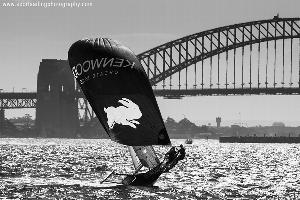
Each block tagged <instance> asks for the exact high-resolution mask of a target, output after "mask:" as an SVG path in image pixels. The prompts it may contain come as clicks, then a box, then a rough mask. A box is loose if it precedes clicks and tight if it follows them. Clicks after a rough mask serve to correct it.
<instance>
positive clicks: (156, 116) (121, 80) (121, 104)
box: [68, 38, 185, 186]
mask: <svg viewBox="0 0 300 200" xmlns="http://www.w3.org/2000/svg"><path fill="white" fill-rule="evenodd" d="M68 60H69V65H70V67H71V71H72V73H73V75H74V77H75V79H76V80H77V82H78V83H79V85H80V88H81V90H82V92H83V93H84V95H85V97H86V99H87V100H88V102H89V104H90V105H91V107H92V109H93V111H94V112H95V114H96V116H97V118H98V119H99V121H100V123H101V124H102V126H103V127H104V129H105V131H106V133H107V134H108V135H109V137H110V139H111V140H113V141H115V142H117V143H119V144H123V145H127V146H128V150H129V153H130V156H131V158H132V161H133V166H134V168H135V171H134V172H133V173H132V174H129V175H127V176H126V177H125V179H124V180H123V181H122V184H124V185H146V186H151V185H153V184H154V183H155V182H156V181H157V179H158V178H159V176H160V175H161V174H162V173H164V172H167V171H169V170H170V169H171V168H173V167H174V166H175V165H176V164H177V162H178V161H179V160H181V159H183V158H184V155H185V152H184V148H183V147H182V146H181V148H179V149H177V148H174V147H172V148H171V150H170V151H169V152H168V153H167V154H166V155H165V158H164V160H163V161H162V162H161V161H160V160H159V159H158V157H157V155H156V153H155V150H154V148H153V145H171V141H170V138H169V136H168V133H167V131H166V128H165V125H164V122H163V119H162V116H161V113H160V110H159V107H158V104H157V102H156V99H155V96H154V93H153V90H152V87H151V85H150V82H149V80H148V77H147V75H146V72H145V70H144V69H143V67H142V65H141V63H140V62H139V60H138V58H137V57H136V56H135V54H134V53H133V52H132V51H131V50H130V49H129V48H128V47H126V46H124V45H122V44H120V43H119V42H117V41H115V40H112V39H108V38H96V39H83V40H79V41H77V42H75V43H74V44H72V45H71V47H70V49H69V52H68ZM142 167H145V168H148V169H149V171H147V172H145V173H140V170H141V168H142ZM111 174H113V173H111ZM109 176H110V175H109ZM106 179H107V178H105V179H104V181H105V180H106Z"/></svg>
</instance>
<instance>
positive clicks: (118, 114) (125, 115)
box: [104, 98, 142, 129]
mask: <svg viewBox="0 0 300 200" xmlns="http://www.w3.org/2000/svg"><path fill="white" fill-rule="evenodd" d="M118 102H119V103H121V104H122V105H123V106H118V107H116V108H115V107H112V106H110V107H108V108H104V112H106V115H107V119H108V120H107V124H108V126H109V128H110V129H112V128H114V125H115V124H116V123H117V124H122V125H126V126H130V127H132V128H136V124H140V122H138V121H136V119H140V118H141V117H142V113H141V111H140V108H139V106H138V105H136V104H135V103H133V102H132V101H131V100H129V99H126V98H122V99H121V100H119V101H118Z"/></svg>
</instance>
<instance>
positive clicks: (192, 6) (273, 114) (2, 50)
mask: <svg viewBox="0 0 300 200" xmlns="http://www.w3.org/2000/svg"><path fill="white" fill-rule="evenodd" d="M0 2H1V4H0V30H1V31H0V60H1V62H0V89H4V91H8V92H9V91H12V90H14V91H15V92H18V91H22V90H23V91H28V92H29V91H36V81H37V72H38V67H39V63H40V62H41V60H42V59H43V58H48V59H64V60H66V59H67V52H68V49H69V47H70V46H71V44H72V43H73V42H75V41H77V40H79V39H82V38H89V37H109V38H113V39H115V40H118V41H120V42H121V43H123V44H124V45H126V46H128V47H129V48H131V49H132V50H133V51H134V52H135V53H136V54H139V53H141V52H143V51H146V50H148V49H150V48H153V47H155V46H158V45H160V44H163V43H165V42H168V41H171V40H174V39H178V38H180V37H184V36H186V35H189V34H193V33H197V32H201V31H205V30H208V29H211V28H216V27H220V26H225V25H230V24H235V23H241V22H248V21H253V20H262V19H270V18H273V16H274V15H276V14H277V13H279V15H280V16H281V17H300V11H299V7H300V1H299V0H289V1H286V0H263V1H262V0H251V1H250V0H184V1H183V0H151V1H149V0H147V1H146V0H90V1H89V0H86V1H79V0H77V1H68V0H66V1H65V0H61V1H55V0H53V1H52V2H65V3H67V2H77V3H78V2H85V3H92V6H87V7H79V8H76V7H75V8H74V7H73V8H70V7H65V8H63V7H47V8H44V7H5V6H3V3H15V4H16V3H18V2H23V3H26V2H32V3H33V2H37V1H36V0H28V1H26V0H1V1H0ZM40 2H41V3H47V2H48V3H49V2H51V1H50V0H40ZM22 88H24V89H22ZM157 100H158V103H159V107H160V109H161V113H162V115H163V117H164V118H166V117H168V116H170V117H172V118H174V119H175V120H177V121H178V120H180V119H182V118H183V117H187V118H188V119H190V120H191V121H194V122H198V123H200V124H201V123H208V121H210V122H211V123H215V118H216V117H217V116H220V117H222V120H223V122H224V123H225V122H228V123H237V122H241V121H242V122H243V123H248V124H257V125H258V124H267V123H272V122H273V121H284V122H286V124H290V125H293V126H296V125H297V126H300V119H299V114H298V113H300V97H299V96H233V97H202V96H200V97H186V98H183V99H182V100H169V99H168V100H166V99H162V98H157ZM27 112H33V111H32V110H28V109H23V110H14V111H12V110H7V111H6V116H7V117H13V116H22V115H23V114H24V113H27ZM33 115H34V113H33Z"/></svg>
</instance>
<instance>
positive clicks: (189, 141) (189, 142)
mask: <svg viewBox="0 0 300 200" xmlns="http://www.w3.org/2000/svg"><path fill="white" fill-rule="evenodd" d="M185 143H186V144H192V143H193V139H192V138H188V139H186V140H185Z"/></svg>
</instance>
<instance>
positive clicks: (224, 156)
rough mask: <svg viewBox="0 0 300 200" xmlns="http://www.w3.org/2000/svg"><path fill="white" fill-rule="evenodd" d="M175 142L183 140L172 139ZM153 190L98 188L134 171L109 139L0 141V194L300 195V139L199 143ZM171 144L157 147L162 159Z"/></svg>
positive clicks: (135, 196) (188, 148) (68, 196)
mask: <svg viewBox="0 0 300 200" xmlns="http://www.w3.org/2000/svg"><path fill="white" fill-rule="evenodd" d="M172 143H173V145H179V144H184V140H180V139H178V140H172ZM184 145H185V147H186V152H187V155H186V158H185V159H184V160H183V162H179V163H178V165H177V166H176V167H175V168H173V169H172V170H171V171H170V172H169V173H166V174H163V175H162V176H161V178H160V179H159V180H158V181H157V182H156V184H155V187H148V188H147V187H118V188H105V189H103V188H99V187H97V183H99V180H101V179H102V178H103V177H104V176H105V175H107V174H108V173H109V171H111V170H115V171H116V172H119V173H131V172H132V171H133V167H132V164H131V163H132V162H131V158H130V155H129V153H128V150H127V147H125V146H122V145H119V144H117V143H114V142H112V141H110V140H103V139H102V140H101V139H94V140H85V139H33V138H29V139H16V138H1V139H0V164H1V165H0V199H300V144H251V143H250V144H249V143H248V144H238V143H235V144H231V143H219V141H218V140H200V139H199V140H194V141H193V144H189V145H186V144H184ZM169 148H170V147H168V146H165V147H155V149H156V150H157V152H158V156H159V157H160V158H161V159H162V157H163V155H164V153H165V152H166V151H167V150H168V149H169Z"/></svg>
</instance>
